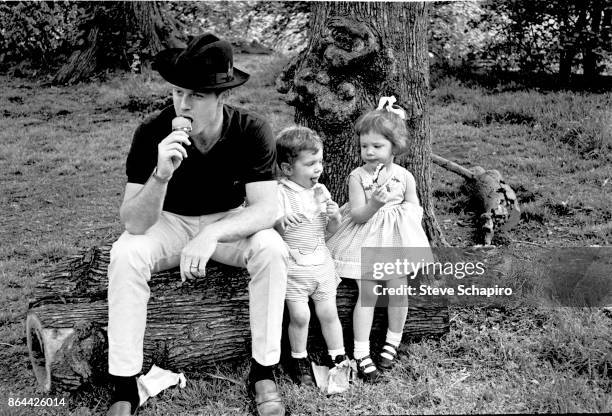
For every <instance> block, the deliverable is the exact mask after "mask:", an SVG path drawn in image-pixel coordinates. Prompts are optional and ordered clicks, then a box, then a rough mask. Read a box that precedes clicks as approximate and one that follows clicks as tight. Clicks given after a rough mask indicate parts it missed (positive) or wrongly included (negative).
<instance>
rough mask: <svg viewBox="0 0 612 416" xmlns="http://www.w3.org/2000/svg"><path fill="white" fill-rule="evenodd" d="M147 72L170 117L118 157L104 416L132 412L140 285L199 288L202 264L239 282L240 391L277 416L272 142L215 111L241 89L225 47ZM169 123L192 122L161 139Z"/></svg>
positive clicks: (168, 55)
mask: <svg viewBox="0 0 612 416" xmlns="http://www.w3.org/2000/svg"><path fill="white" fill-rule="evenodd" d="M154 68H155V69H156V70H157V71H158V72H159V73H160V75H161V76H162V77H163V78H164V79H165V80H166V81H168V82H169V83H170V84H171V85H172V88H173V92H172V98H173V106H172V107H168V108H166V109H164V110H163V111H162V112H161V113H160V114H159V115H156V116H155V117H153V118H151V119H149V120H147V121H145V122H144V123H142V124H141V125H140V126H139V127H138V128H137V130H136V133H135V134H134V139H133V141H132V146H131V148H130V152H129V154H128V157H127V166H126V171H127V177H128V181H127V185H126V187H125V195H124V198H123V203H122V204H121V208H120V217H121V221H122V223H123V224H124V226H125V229H126V231H125V232H124V233H123V235H121V237H120V238H119V240H118V241H117V242H115V244H114V245H113V248H112V250H111V260H110V264H109V268H108V275H109V287H108V306H109V318H108V340H109V351H108V363H109V373H110V374H111V378H112V379H113V383H114V385H115V393H114V395H113V404H112V405H111V407H110V409H109V412H108V415H130V414H133V413H135V411H136V409H137V407H138V391H137V387H136V375H137V374H138V373H140V372H141V370H142V362H143V337H144V332H145V325H146V313H147V301H148V299H149V293H150V292H149V286H148V283H147V282H148V281H149V279H150V278H151V274H152V273H155V272H158V271H160V270H165V269H168V268H171V267H175V266H177V265H178V266H180V270H181V278H183V279H192V278H200V279H201V278H205V274H206V264H207V263H208V260H209V259H213V260H216V261H219V262H221V263H225V264H229V265H233V266H240V267H246V268H247V270H248V271H249V274H250V277H251V281H250V284H249V297H250V305H249V312H250V325H251V335H252V357H253V358H252V363H251V371H250V374H249V391H250V392H251V393H252V395H253V396H254V400H255V403H256V407H257V410H258V412H259V413H260V414H261V415H282V414H284V406H283V404H282V401H281V398H280V394H279V393H278V391H277V388H276V384H275V382H274V376H273V374H272V369H273V366H274V365H276V364H277V363H278V361H279V359H280V336H281V327H282V315H283V302H284V298H285V288H286V274H287V255H288V254H287V249H286V246H285V244H284V243H283V240H282V239H281V238H280V236H279V235H278V234H277V233H276V232H275V231H273V230H272V229H271V227H272V226H273V224H274V221H275V219H276V217H277V204H278V199H277V188H276V182H275V163H276V150H275V143H274V138H273V135H272V130H271V128H270V126H269V125H268V123H266V122H265V121H264V120H262V119H261V118H258V117H257V116H255V115H253V114H250V113H248V112H245V111H244V110H239V109H236V108H233V107H231V106H229V105H224V104H223V103H222V92H223V91H226V90H228V89H230V88H234V87H237V86H239V85H241V84H243V83H245V82H246V81H247V80H248V78H249V75H248V74H246V73H245V72H243V71H240V70H239V69H236V68H234V67H233V56H232V48H231V45H230V44H229V42H226V41H224V40H220V39H219V38H217V37H216V36H214V35H212V34H205V35H201V36H198V37H196V38H194V39H193V40H192V41H191V42H189V44H188V45H187V47H186V48H185V49H176V48H175V49H167V50H165V51H162V52H160V53H159V54H158V55H157V56H156V58H155V62H154ZM176 117H182V119H178V120H181V121H182V123H183V125H184V126H185V127H189V121H187V120H191V131H189V132H187V131H183V130H176V131H172V124H173V119H175V118H176ZM181 121H179V123H180V122H181ZM175 123H176V121H175ZM185 130H189V128H186V129H185ZM243 202H246V204H243Z"/></svg>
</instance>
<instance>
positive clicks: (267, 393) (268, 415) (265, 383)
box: [249, 379, 285, 416]
mask: <svg viewBox="0 0 612 416" xmlns="http://www.w3.org/2000/svg"><path fill="white" fill-rule="evenodd" d="M249 391H250V393H251V396H252V397H253V400H254V402H255V407H256V409H257V414H258V415H259V416H284V415H285V405H283V399H282V398H281V395H280V393H279V392H278V390H277V388H276V383H275V382H274V381H273V380H268V379H265V380H259V381H257V382H255V383H254V384H252V385H251V387H250V388H249Z"/></svg>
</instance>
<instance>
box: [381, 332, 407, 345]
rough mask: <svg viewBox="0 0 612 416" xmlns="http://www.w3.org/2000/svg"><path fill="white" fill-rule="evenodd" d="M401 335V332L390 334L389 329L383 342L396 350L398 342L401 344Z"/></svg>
mask: <svg viewBox="0 0 612 416" xmlns="http://www.w3.org/2000/svg"><path fill="white" fill-rule="evenodd" d="M402 335H403V334H402V333H401V332H392V331H391V330H390V329H387V339H386V340H385V341H386V342H388V343H389V344H391V345H393V346H394V347H395V348H397V347H399V345H400V342H402Z"/></svg>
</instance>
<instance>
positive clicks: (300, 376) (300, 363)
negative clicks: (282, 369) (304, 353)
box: [291, 357, 315, 386]
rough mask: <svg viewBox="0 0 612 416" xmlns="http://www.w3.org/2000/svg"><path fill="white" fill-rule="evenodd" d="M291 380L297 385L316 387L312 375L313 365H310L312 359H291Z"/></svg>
mask: <svg viewBox="0 0 612 416" xmlns="http://www.w3.org/2000/svg"><path fill="white" fill-rule="evenodd" d="M291 378H292V379H293V382H294V383H296V384H297V385H304V386H314V385H315V383H314V378H313V375H312V365H311V364H310V359H309V358H308V357H306V358H291Z"/></svg>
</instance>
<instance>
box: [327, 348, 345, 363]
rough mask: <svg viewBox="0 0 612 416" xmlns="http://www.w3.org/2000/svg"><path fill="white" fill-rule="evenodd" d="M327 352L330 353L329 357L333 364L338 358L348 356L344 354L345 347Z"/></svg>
mask: <svg viewBox="0 0 612 416" xmlns="http://www.w3.org/2000/svg"><path fill="white" fill-rule="evenodd" d="M327 352H328V353H329V356H330V357H331V359H332V362H333V361H334V360H335V359H336V357H337V356H339V355H344V354H346V353H345V352H344V347H342V348H338V349H337V350H327Z"/></svg>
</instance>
